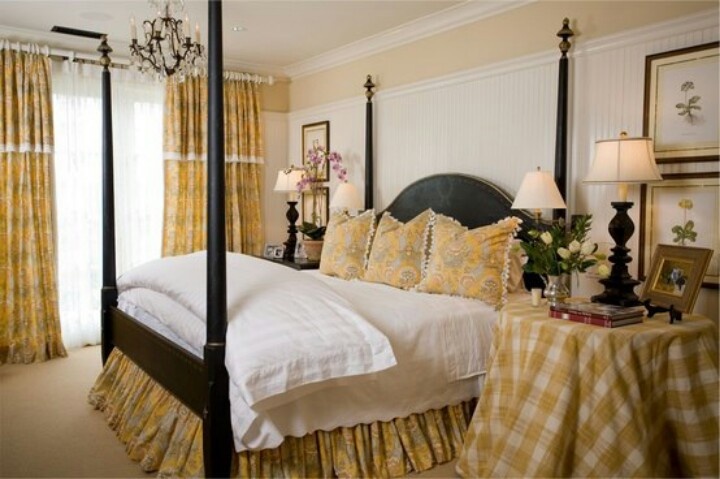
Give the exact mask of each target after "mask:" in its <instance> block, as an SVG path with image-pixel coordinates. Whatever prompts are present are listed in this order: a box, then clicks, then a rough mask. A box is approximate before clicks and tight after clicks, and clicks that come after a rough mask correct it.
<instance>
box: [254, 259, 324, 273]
mask: <svg viewBox="0 0 720 479" xmlns="http://www.w3.org/2000/svg"><path fill="white" fill-rule="evenodd" d="M258 258H262V259H265V260H268V261H272V262H273V263H278V264H281V265H283V266H287V267H288V268H293V269H297V270H302V269H318V268H319V267H320V261H319V260H318V261H311V260H307V259H296V260H295V261H287V260H284V259H275V258H266V257H264V256H258Z"/></svg>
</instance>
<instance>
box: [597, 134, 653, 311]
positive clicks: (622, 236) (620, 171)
mask: <svg viewBox="0 0 720 479" xmlns="http://www.w3.org/2000/svg"><path fill="white" fill-rule="evenodd" d="M660 180H662V176H661V175H660V172H659V171H658V168H657V165H656V164H655V155H654V154H653V144H652V140H651V139H650V138H642V137H640V138H629V137H628V136H627V133H625V132H624V131H623V132H621V133H620V138H618V139H612V140H599V141H597V142H595V159H594V161H593V165H592V168H590V173H589V174H588V176H587V177H586V178H585V180H584V182H585V183H596V184H617V185H618V199H619V201H613V202H611V203H610V204H611V205H612V207H613V208H615V210H616V211H617V213H616V214H615V216H614V217H613V219H612V220H610V224H609V225H608V231H609V232H610V236H611V237H612V239H613V240H615V246H614V247H613V248H611V251H612V255H610V257H609V258H608V261H610V263H612V268H611V271H610V276H608V277H607V278H604V279H601V280H600V283H602V284H603V285H604V286H605V291H603V292H602V293H601V294H598V295H595V296H593V297H592V298H591V301H593V302H596V303H605V304H615V305H618V306H635V305H639V304H640V300H639V299H638V296H637V295H636V294H635V292H634V291H633V289H634V288H635V286H637V285H638V284H640V281H638V280H636V279H633V278H632V276H630V273H629V272H628V267H627V265H628V264H629V263H630V262H631V261H632V257H630V255H629V254H628V253H629V252H630V248H628V247H627V246H625V245H626V243H627V242H628V240H629V239H630V238H631V237H632V235H633V233H634V232H635V224H634V223H633V221H632V219H631V218H630V216H629V215H628V214H627V212H628V210H629V209H630V208H632V206H633V203H632V202H630V201H627V191H628V185H629V184H637V183H648V182H651V181H660Z"/></svg>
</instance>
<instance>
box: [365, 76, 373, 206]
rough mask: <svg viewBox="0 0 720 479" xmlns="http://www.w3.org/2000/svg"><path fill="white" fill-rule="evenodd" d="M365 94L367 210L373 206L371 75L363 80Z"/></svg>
mask: <svg viewBox="0 0 720 479" xmlns="http://www.w3.org/2000/svg"><path fill="white" fill-rule="evenodd" d="M363 86H364V87H365V96H366V97H367V103H366V104H365V209H366V210H369V209H371V208H372V207H373V188H374V186H373V161H374V160H373V108H372V97H373V95H374V94H375V92H374V91H373V88H375V84H374V83H373V81H372V76H371V75H368V76H367V81H366V82H365V85H363Z"/></svg>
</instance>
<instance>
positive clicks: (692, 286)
mask: <svg viewBox="0 0 720 479" xmlns="http://www.w3.org/2000/svg"><path fill="white" fill-rule="evenodd" d="M711 255H712V251H711V250H709V249H707V248H694V247H690V246H673V245H667V244H659V245H657V247H656V248H655V252H654V253H653V256H652V263H651V265H650V271H649V272H648V276H647V280H646V281H645V288H644V290H643V293H642V296H641V298H640V299H641V301H645V300H646V299H649V300H650V302H651V303H652V304H653V305H655V306H662V307H665V308H669V307H670V306H674V307H675V309H677V310H678V311H682V312H683V313H692V310H693V307H694V306H695V300H696V299H697V295H698V293H699V292H700V284H701V283H702V278H703V276H704V275H705V270H706V269H707V267H708V263H709V262H710V256H711Z"/></svg>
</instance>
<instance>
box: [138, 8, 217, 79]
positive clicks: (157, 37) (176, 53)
mask: <svg viewBox="0 0 720 479" xmlns="http://www.w3.org/2000/svg"><path fill="white" fill-rule="evenodd" d="M150 4H151V5H152V6H153V7H155V8H157V17H156V18H154V19H152V20H144V21H143V22H142V30H143V42H142V43H140V42H138V36H137V25H136V23H135V17H134V16H133V17H131V18H130V37H131V43H130V59H131V61H132V64H133V65H134V66H135V67H137V68H138V69H139V70H140V71H142V72H143V73H152V72H154V73H156V74H157V75H158V78H166V77H170V76H172V75H175V74H177V75H179V80H180V81H182V80H183V79H184V78H185V77H186V76H188V75H198V74H201V73H202V72H203V71H204V70H205V66H206V61H207V57H206V55H205V49H204V48H203V46H202V45H201V44H200V25H198V24H195V41H194V42H193V41H192V39H191V37H190V18H189V17H188V15H187V14H185V19H184V20H180V19H176V18H173V11H174V10H177V11H179V12H182V11H183V10H184V6H185V5H184V1H183V0H150Z"/></svg>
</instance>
